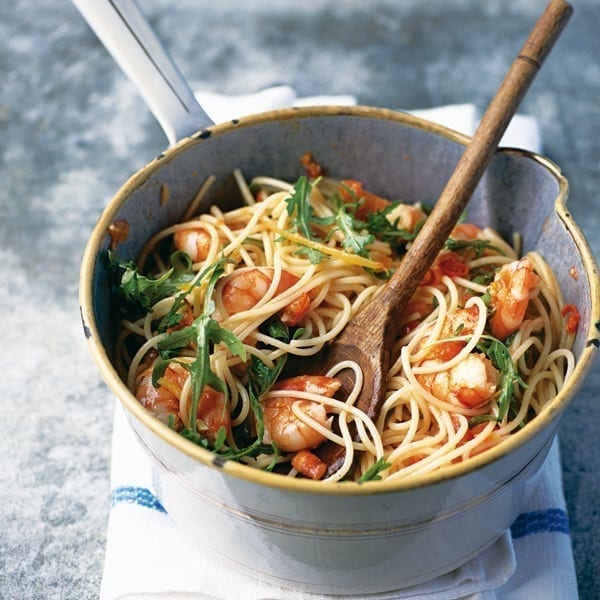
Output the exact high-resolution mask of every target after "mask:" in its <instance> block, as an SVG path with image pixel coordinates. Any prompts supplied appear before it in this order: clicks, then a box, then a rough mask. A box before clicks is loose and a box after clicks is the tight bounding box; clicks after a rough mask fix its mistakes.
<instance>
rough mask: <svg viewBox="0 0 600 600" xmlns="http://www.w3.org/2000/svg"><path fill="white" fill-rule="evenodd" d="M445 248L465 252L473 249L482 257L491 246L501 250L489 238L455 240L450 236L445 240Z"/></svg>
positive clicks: (478, 256)
mask: <svg viewBox="0 0 600 600" xmlns="http://www.w3.org/2000/svg"><path fill="white" fill-rule="evenodd" d="M443 248H444V249H445V250H452V251H453V252H464V251H465V250H473V251H474V252H475V255H476V256H477V258H481V256H482V255H483V253H484V252H485V251H486V250H487V249H488V248H489V249H494V250H497V251H498V252H500V249H499V248H496V247H495V246H492V243H491V242H490V241H489V240H455V239H453V238H448V239H447V240H446V241H445V242H444V246H443Z"/></svg>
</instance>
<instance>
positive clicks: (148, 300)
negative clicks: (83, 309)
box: [108, 250, 194, 312]
mask: <svg viewBox="0 0 600 600" xmlns="http://www.w3.org/2000/svg"><path fill="white" fill-rule="evenodd" d="M182 255H184V256H187V255H185V254H184V253H182V252H175V253H174V254H173V255H172V256H171V264H172V265H173V266H172V267H171V268H170V269H168V270H167V271H165V272H164V273H163V274H162V275H160V276H158V277H149V276H146V275H141V274H140V273H139V271H138V269H137V266H136V265H135V263H134V262H133V261H131V260H130V261H123V260H121V259H119V258H118V257H117V256H116V255H115V254H114V252H112V251H110V250H109V251H108V260H109V268H110V269H111V270H113V271H115V272H120V277H119V282H118V285H117V287H116V289H115V293H116V294H117V295H119V296H121V297H122V298H123V299H124V301H125V302H126V303H127V304H130V305H134V306H138V307H139V308H141V309H143V310H144V311H145V312H148V311H149V310H151V308H152V306H153V305H154V304H156V302H158V301H159V300H162V299H163V298H167V297H168V296H172V295H173V294H175V293H176V292H178V291H179V289H180V287H181V286H182V285H183V284H185V283H187V282H189V281H191V280H192V279H193V277H194V274H193V272H192V271H191V262H188V261H186V260H185V259H184V258H183V257H182Z"/></svg>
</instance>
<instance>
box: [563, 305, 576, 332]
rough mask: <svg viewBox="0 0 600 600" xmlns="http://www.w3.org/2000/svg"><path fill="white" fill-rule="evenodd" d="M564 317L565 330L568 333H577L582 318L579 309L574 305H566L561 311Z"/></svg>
mask: <svg viewBox="0 0 600 600" xmlns="http://www.w3.org/2000/svg"><path fill="white" fill-rule="evenodd" d="M561 314H562V316H563V317H565V330H566V332H567V333H575V332H576V331H577V326H578V325H579V320H580V319H581V316H580V315H579V311H578V310H577V307H576V306H574V305H573V304H565V305H564V306H563V309H562V311H561Z"/></svg>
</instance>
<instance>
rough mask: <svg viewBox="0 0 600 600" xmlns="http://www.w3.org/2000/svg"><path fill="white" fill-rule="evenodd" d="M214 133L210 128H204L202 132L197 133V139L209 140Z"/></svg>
mask: <svg viewBox="0 0 600 600" xmlns="http://www.w3.org/2000/svg"><path fill="white" fill-rule="evenodd" d="M211 135H212V131H211V130H210V129H203V130H202V131H201V132H200V133H198V134H196V139H197V140H207V139H208V138H209V137H210V136H211Z"/></svg>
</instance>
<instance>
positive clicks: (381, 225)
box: [365, 202, 425, 250]
mask: <svg viewBox="0 0 600 600" xmlns="http://www.w3.org/2000/svg"><path fill="white" fill-rule="evenodd" d="M398 204H399V202H394V203H392V204H390V205H389V206H387V207H386V208H384V209H383V210H379V211H374V212H370V213H369V214H368V215H367V222H366V224H365V227H366V229H367V231H369V232H370V233H371V234H373V235H374V236H375V237H376V238H377V239H378V240H381V241H382V242H386V243H388V244H390V246H392V247H393V248H395V249H396V250H402V249H403V248H404V246H405V245H406V242H410V241H412V240H414V239H415V238H416V237H417V234H418V233H419V231H420V229H421V227H422V226H423V223H425V219H423V220H422V221H419V222H418V223H417V224H416V226H415V230H414V231H412V232H411V231H408V230H406V229H402V228H399V227H398V219H395V220H394V221H390V219H389V218H388V215H389V214H390V213H392V212H393V211H394V209H395V208H396V207H397V206H398Z"/></svg>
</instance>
